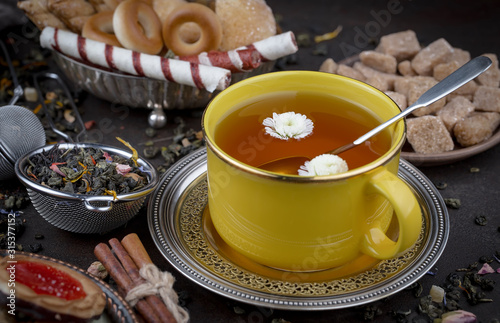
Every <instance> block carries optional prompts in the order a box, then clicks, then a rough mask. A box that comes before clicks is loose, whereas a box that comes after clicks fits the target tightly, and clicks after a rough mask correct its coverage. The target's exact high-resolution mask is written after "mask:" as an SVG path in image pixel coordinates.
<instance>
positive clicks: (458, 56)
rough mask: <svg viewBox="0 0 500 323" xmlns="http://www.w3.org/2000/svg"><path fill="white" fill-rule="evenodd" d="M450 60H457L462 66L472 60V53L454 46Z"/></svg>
mask: <svg viewBox="0 0 500 323" xmlns="http://www.w3.org/2000/svg"><path fill="white" fill-rule="evenodd" d="M449 60H450V61H457V62H458V64H459V65H460V66H462V65H464V64H465V63H467V62H468V61H470V53H469V52H468V51H466V50H463V49H461V48H456V47H455V48H453V52H451V56H450V58H449Z"/></svg>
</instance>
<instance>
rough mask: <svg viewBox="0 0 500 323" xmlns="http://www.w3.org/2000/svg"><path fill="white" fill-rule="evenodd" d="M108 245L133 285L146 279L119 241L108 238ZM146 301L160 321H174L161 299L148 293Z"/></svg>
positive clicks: (137, 284)
mask: <svg viewBox="0 0 500 323" xmlns="http://www.w3.org/2000/svg"><path fill="white" fill-rule="evenodd" d="M109 245H110V246H111V248H112V249H113V251H114V252H115V255H116V257H118V259H119V260H120V262H121V263H122V265H123V267H124V268H125V271H126V272H127V273H128V275H129V276H130V278H131V279H132V281H133V285H134V287H135V286H139V285H141V284H144V283H145V282H146V281H145V280H144V279H143V278H142V277H141V275H140V274H139V268H138V265H136V264H135V263H134V261H133V260H132V258H131V257H130V255H129V254H128V253H127V251H126V250H125V249H124V247H123V246H122V244H121V243H120V241H118V239H116V238H113V239H111V240H109ZM144 299H145V300H146V302H147V303H148V304H149V305H150V306H151V307H152V308H153V311H154V312H156V315H157V316H158V317H160V318H161V319H162V322H166V323H175V322H176V320H175V318H174V316H173V315H172V313H170V311H169V310H168V309H167V306H166V305H165V303H163V301H162V300H161V299H160V298H159V297H158V296H156V295H149V296H146V297H145V298H144Z"/></svg>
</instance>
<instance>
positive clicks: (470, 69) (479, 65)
mask: <svg viewBox="0 0 500 323" xmlns="http://www.w3.org/2000/svg"><path fill="white" fill-rule="evenodd" d="M490 65H491V60H490V59H489V58H488V57H486V56H478V57H476V58H474V59H472V60H470V61H469V62H468V63H467V64H465V65H463V66H462V67H460V68H459V69H457V70H456V71H455V72H453V73H451V74H450V75H448V76H447V77H446V78H445V79H443V80H442V81H441V82H439V83H438V84H436V85H434V86H433V87H431V88H430V89H429V90H427V92H425V93H424V94H422V96H420V98H418V100H417V101H416V102H415V103H413V104H412V105H411V106H409V107H408V108H406V109H405V110H404V111H403V112H401V113H398V114H397V115H395V116H394V117H392V118H391V119H389V120H387V121H386V122H384V123H382V124H380V125H379V126H377V127H376V128H374V129H373V130H371V131H369V132H367V133H366V134H364V135H362V136H361V137H359V138H358V139H356V140H354V141H353V142H352V143H350V144H347V145H345V146H342V147H340V148H337V149H335V150H334V151H332V152H331V153H332V154H339V153H341V152H343V151H345V150H347V149H350V148H352V147H354V146H357V145H359V144H361V143H363V142H365V141H366V140H368V139H369V138H371V137H372V136H374V135H376V134H377V133H379V132H380V131H382V130H383V129H384V128H386V127H388V126H389V125H391V124H393V123H394V122H396V121H398V120H399V119H401V118H403V117H405V116H407V115H408V114H410V113H412V112H413V111H414V110H416V109H418V108H421V107H424V106H427V105H429V104H431V103H433V102H435V101H437V100H439V99H441V98H442V97H444V96H446V95H448V94H449V93H450V92H453V91H455V90H456V89H458V88H459V87H461V86H462V85H464V84H465V83H467V82H469V81H470V80H472V79H474V78H476V77H477V76H478V75H479V74H481V73H483V72H484V71H486V70H487V69H488V68H489V67H490Z"/></svg>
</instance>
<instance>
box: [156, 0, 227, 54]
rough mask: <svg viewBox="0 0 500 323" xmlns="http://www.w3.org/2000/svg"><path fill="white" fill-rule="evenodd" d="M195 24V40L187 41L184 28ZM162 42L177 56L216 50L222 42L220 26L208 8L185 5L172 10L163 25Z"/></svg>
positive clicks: (193, 4)
mask: <svg viewBox="0 0 500 323" xmlns="http://www.w3.org/2000/svg"><path fill="white" fill-rule="evenodd" d="M187 24H191V25H192V24H195V25H197V27H198V29H199V36H198V37H196V39H187V38H186V37H185V36H183V35H185V32H183V30H185V27H186V25H187ZM162 35H163V42H164V43H165V46H167V48H168V49H170V50H171V51H173V52H174V53H175V54H176V55H178V56H188V55H197V54H200V53H201V52H208V51H211V50H216V49H217V48H218V47H219V46H220V43H221V41H222V25H221V23H220V21H219V18H218V17H217V15H216V14H215V12H213V11H212V10H211V9H210V8H208V7H206V6H204V5H201V4H199V3H187V4H184V5H182V6H179V7H177V8H175V9H174V10H172V11H171V12H170V14H169V15H168V18H167V20H166V21H164V23H163V28H162Z"/></svg>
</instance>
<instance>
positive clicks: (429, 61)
mask: <svg viewBox="0 0 500 323" xmlns="http://www.w3.org/2000/svg"><path fill="white" fill-rule="evenodd" d="M452 52H453V48H452V47H451V45H450V44H449V43H448V42H447V41H446V40H445V39H444V38H440V39H438V40H436V41H434V42H432V43H430V44H429V45H428V46H427V47H425V48H424V49H422V50H421V51H420V52H418V54H417V55H415V57H413V59H412V61H411V67H413V69H414V70H415V72H417V74H419V75H432V69H433V68H434V66H436V65H437V64H440V63H444V62H446V61H447V60H448V59H449V58H450V56H451V54H452Z"/></svg>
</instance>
